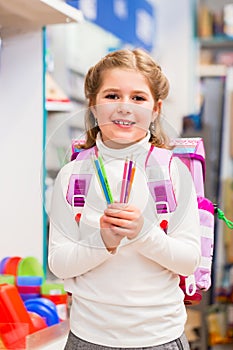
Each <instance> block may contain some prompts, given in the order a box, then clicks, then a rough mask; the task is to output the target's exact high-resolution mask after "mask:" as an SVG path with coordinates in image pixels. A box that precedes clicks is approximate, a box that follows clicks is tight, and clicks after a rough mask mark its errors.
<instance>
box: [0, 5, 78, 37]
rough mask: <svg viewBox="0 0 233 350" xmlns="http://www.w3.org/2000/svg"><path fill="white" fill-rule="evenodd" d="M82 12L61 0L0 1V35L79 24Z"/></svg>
mask: <svg viewBox="0 0 233 350" xmlns="http://www.w3.org/2000/svg"><path fill="white" fill-rule="evenodd" d="M82 20H83V16H82V12H81V11H79V10H77V9H75V8H73V7H72V6H69V5H67V4H66V3H65V2H63V1H61V0H10V1H6V0H0V35H1V37H4V36H8V35H11V34H14V33H17V32H18V31H25V30H30V29H38V28H41V27H43V26H46V25H49V24H58V23H69V22H80V21H82Z"/></svg>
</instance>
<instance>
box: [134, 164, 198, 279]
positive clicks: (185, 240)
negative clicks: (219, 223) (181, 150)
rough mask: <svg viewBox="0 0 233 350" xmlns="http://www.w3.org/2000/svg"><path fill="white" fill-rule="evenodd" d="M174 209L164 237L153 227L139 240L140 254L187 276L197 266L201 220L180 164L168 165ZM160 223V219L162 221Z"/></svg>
mask: <svg viewBox="0 0 233 350" xmlns="http://www.w3.org/2000/svg"><path fill="white" fill-rule="evenodd" d="M171 179H172V183H173V187H174V192H175V197H176V201H177V208H176V210H175V211H174V213H172V214H169V219H168V231H167V234H166V233H165V232H164V231H163V230H162V229H161V228H160V227H159V224H158V223H157V224H156V223H155V224H154V226H153V228H152V229H150V231H149V232H148V233H147V234H145V235H143V236H142V237H141V238H140V241H141V242H140V243H141V244H140V245H139V252H140V253H141V254H142V255H144V256H145V257H147V258H149V259H151V260H153V261H155V262H156V263H158V264H160V265H162V266H163V267H165V268H167V269H169V270H171V271H172V272H174V273H177V274H180V275H184V276H187V275H190V274H192V273H193V272H194V271H195V269H196V268H197V267H198V265H199V262H200V254H201V253H200V220H199V213H198V204H197V196H196V191H195V187H194V183H193V180H192V176H191V174H190V172H189V170H188V169H187V167H186V166H185V165H184V164H183V163H182V162H181V161H180V160H179V159H173V160H172V162H171ZM161 220H162V219H161Z"/></svg>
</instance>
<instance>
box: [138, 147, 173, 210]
mask: <svg viewBox="0 0 233 350" xmlns="http://www.w3.org/2000/svg"><path fill="white" fill-rule="evenodd" d="M172 156H173V154H172V151H170V150H167V149H164V148H158V147H154V146H151V147H150V150H149V152H148V155H147V158H146V163H145V168H146V174H147V179H148V187H149V190H150V193H151V195H152V198H153V199H154V202H155V208H156V211H157V213H158V214H164V213H170V212H173V211H174V210H175V209H176V206H177V204H176V199H175V193H174V190H173V185H172V181H171V177H170V164H171V160H172Z"/></svg>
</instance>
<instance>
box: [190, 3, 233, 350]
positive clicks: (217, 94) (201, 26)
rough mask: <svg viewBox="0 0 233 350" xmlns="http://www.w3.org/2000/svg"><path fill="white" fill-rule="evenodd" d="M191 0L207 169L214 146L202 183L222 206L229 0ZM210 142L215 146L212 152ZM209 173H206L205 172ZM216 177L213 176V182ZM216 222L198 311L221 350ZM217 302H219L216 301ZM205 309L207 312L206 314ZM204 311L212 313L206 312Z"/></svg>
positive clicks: (220, 238)
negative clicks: (206, 297)
mask: <svg viewBox="0 0 233 350" xmlns="http://www.w3.org/2000/svg"><path fill="white" fill-rule="evenodd" d="M196 3H197V6H198V7H197V18H196V21H197V23H196V28H197V33H196V37H195V42H196V48H197V52H198V59H199V60H198V64H197V79H199V83H200V86H201V88H200V92H201V93H202V94H203V98H204V113H202V114H204V116H202V117H204V119H205V120H206V121H207V123H208V125H209V126H208V125H207V130H206V131H207V135H205V136H204V139H205V143H206V141H207V145H208V148H207V150H206V154H207V156H208V155H209V158H210V162H209V163H208V162H207V173H208V172H209V171H210V167H209V166H211V159H212V160H213V159H214V157H216V152H217V153H218V161H217V163H216V164H217V168H216V167H215V166H214V167H212V166H211V168H213V173H214V174H215V175H214V177H213V179H215V181H214V186H212V187H209V188H208V186H207V188H208V189H209V193H210V194H212V193H213V190H214V188H216V200H217V202H218V204H219V206H220V207H221V208H222V209H223V210H224V211H225V210H226V208H225V200H226V197H224V196H223V187H224V186H225V185H224V182H225V180H226V179H228V178H230V177H231V178H232V175H233V173H232V172H231V171H230V169H232V166H233V161H232V159H230V154H229V149H230V148H229V140H230V137H231V136H230V132H229V130H230V129H229V126H230V119H231V118H232V117H231V115H232V107H231V97H230V96H231V95H232V90H233V85H232V83H231V79H232V73H231V74H230V75H229V70H232V69H229V67H230V66H232V65H233V50H232V49H233V37H232V36H230V35H228V34H227V32H226V31H225V29H226V28H225V27H224V16H223V8H224V6H225V5H227V4H230V3H231V2H230V1H227V0H223V1H221V2H220V1H217V0H215V1H212V0H198V1H197V2H196ZM202 6H204V7H202ZM200 8H202V10H203V13H201V11H200ZM212 129H213V130H215V137H214V138H213V140H212V143H211V144H208V137H209V136H210V133H211V130H212ZM219 135H220V138H219ZM214 147H215V148H216V149H215V151H214V153H213V149H214ZM214 169H215V170H214ZM209 175H210V177H211V174H209ZM208 178H209V176H208ZM216 178H218V180H217V182H216ZM210 194H208V196H210ZM211 199H212V198H211ZM225 213H226V211H225ZM226 214H227V213H226ZM228 218H229V219H231V220H232V217H229V216H228ZM216 222H217V227H216V235H215V249H214V251H215V254H214V257H213V284H212V288H211V298H210V304H211V305H210V306H209V307H208V304H207V305H206V311H205V313H204V317H205V320H206V322H207V329H206V332H207V334H206V337H208V335H209V341H210V348H211V349H212V350H217V349H218V350H225V349H232V346H233V345H232V344H233V338H232V335H230V332H229V329H231V328H232V326H231V323H232V316H230V314H228V313H227V312H225V314H219V315H218V314H217V313H216V314H214V308H215V307H216V309H217V306H218V304H219V300H220V298H218V297H217V294H218V293H219V292H220V286H221V285H222V284H223V283H224V282H223V280H224V278H223V275H224V274H223V270H224V266H225V265H226V262H227V258H226V242H225V237H224V235H225V234H226V232H225V228H224V225H222V224H221V223H220V222H219V220H217V219H216ZM231 234H232V232H231ZM231 279H232V277H231ZM228 283H230V280H228ZM231 283H232V280H231ZM223 289H224V288H223ZM223 289H222V290H223ZM219 305H220V306H221V302H220V304H219ZM229 305H231V304H229ZM207 312H208V315H210V317H209V316H208V317H207ZM210 312H213V313H211V314H209V313H210ZM231 314H232V311H231ZM230 320H231V321H230ZM227 329H228V331H227ZM231 338H232V339H231ZM231 340H232V341H231ZM201 350H202V348H201ZM203 350H204V348H203Z"/></svg>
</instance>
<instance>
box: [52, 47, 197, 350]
mask: <svg viewBox="0 0 233 350" xmlns="http://www.w3.org/2000/svg"><path fill="white" fill-rule="evenodd" d="M168 91H169V84H168V81H167V79H166V77H165V76H164V74H163V73H162V71H161V68H160V66H159V65H157V64H156V63H155V62H154V60H153V59H152V58H151V57H150V56H149V55H148V54H147V53H146V52H144V51H142V50H139V49H137V50H132V51H131V50H119V51H115V52H112V53H110V54H108V55H107V56H106V57H104V58H103V59H102V60H101V61H100V62H98V63H97V64H96V65H95V66H94V67H92V68H90V69H89V71H88V73H87V75H86V79H85V94H86V98H87V100H88V102H89V110H88V113H87V115H86V129H87V133H86V142H85V144H84V145H82V148H84V149H89V148H91V147H92V146H96V150H97V152H98V154H100V155H101V156H102V159H103V162H104V165H105V169H106V173H107V175H108V179H109V184H110V188H111V190H112V195H113V198H114V202H113V203H111V204H109V205H106V202H105V199H104V197H103V194H102V192H101V190H100V187H99V183H98V180H97V179H96V176H95V174H94V175H93V176H92V179H91V181H90V186H89V190H88V194H87V197H86V198H85V205H84V208H83V209H82V212H81V214H79V219H78V222H77V221H75V217H76V219H77V216H76V215H75V212H74V208H72V206H71V205H70V204H69V203H68V201H67V189H68V184H69V180H70V177H71V174H86V173H94V170H93V165H92V161H91V159H89V160H80V161H75V160H74V161H71V162H69V163H68V164H66V165H65V166H64V167H63V168H62V169H61V171H60V173H59V175H58V177H57V179H56V183H55V187H54V193H53V201H52V209H51V218H50V222H51V223H50V243H49V266H50V269H51V270H52V272H53V273H54V274H55V275H56V276H57V277H59V278H61V279H64V284H65V288H66V290H67V291H68V292H70V293H72V306H71V313H70V328H71V330H70V333H69V336H68V340H67V344H66V347H65V349H66V350H75V349H83V350H84V349H87V350H90V349H93V350H94V349H96V350H98V349H99V350H101V349H102V350H103V349H109V348H110V349H111V348H112V349H147V348H149V349H151V350H153V349H155V350H162V349H167V350H172V349H173V350H174V349H185V350H186V349H189V345H188V342H187V339H186V337H185V335H184V325H185V322H186V310H185V305H184V303H183V299H184V295H183V292H182V291H181V289H180V288H179V274H180V275H190V274H192V273H193V272H194V270H195V269H196V267H197V266H198V263H199V259H200V246H199V244H200V242H199V240H200V238H199V216H198V209H197V200H196V194H195V190H194V186H193V183H192V179H191V175H190V173H189V171H188V170H187V169H186V167H185V166H184V165H183V164H182V163H181V162H180V161H179V160H178V159H172V161H171V164H170V167H169V169H166V171H167V172H168V171H169V172H170V176H171V179H172V184H173V187H174V192H175V198H176V202H177V208H176V210H175V211H174V212H173V213H172V214H171V213H170V214H162V215H163V219H164V215H166V218H167V219H169V225H168V232H167V233H168V234H166V233H165V231H164V230H162V229H161V227H160V223H161V215H159V214H157V213H156V211H155V203H154V200H153V198H152V196H151V194H150V191H149V189H148V181H147V177H148V174H147V172H146V171H145V164H146V162H147V160H148V152H149V149H150V147H151V144H152V145H154V146H155V147H157V148H159V149H161V148H163V149H164V152H165V153H169V152H171V151H169V148H170V147H169V143H168V140H167V138H166V136H165V135H164V133H163V132H162V130H161V126H160V112H161V107H162V100H163V99H165V98H166V97H167V95H168ZM166 149H167V150H166ZM84 152H85V151H84ZM165 153H164V154H165ZM126 157H133V160H134V161H135V162H136V171H135V178H134V182H133V185H132V190H131V194H130V198H129V201H128V203H121V202H120V201H119V197H120V188H121V182H122V172H123V167H124V163H125V159H126ZM155 170H156V172H159V171H160V170H159V167H158V169H157V168H156V167H155Z"/></svg>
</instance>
